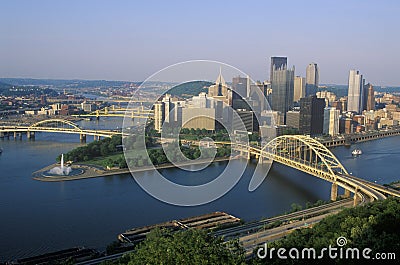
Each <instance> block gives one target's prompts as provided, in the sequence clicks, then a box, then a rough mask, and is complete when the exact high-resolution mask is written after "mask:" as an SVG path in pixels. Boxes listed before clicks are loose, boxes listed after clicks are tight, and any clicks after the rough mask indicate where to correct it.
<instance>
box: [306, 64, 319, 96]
mask: <svg viewBox="0 0 400 265" xmlns="http://www.w3.org/2000/svg"><path fill="white" fill-rule="evenodd" d="M318 85H319V69H318V65H317V64H316V63H310V64H309V65H308V66H307V68H306V97H308V96H310V95H315V93H316V92H317V89H318Z"/></svg>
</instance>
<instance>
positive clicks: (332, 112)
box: [323, 107, 340, 136]
mask: <svg viewBox="0 0 400 265" xmlns="http://www.w3.org/2000/svg"><path fill="white" fill-rule="evenodd" d="M339 115H340V111H339V110H337V109H336V108H332V107H329V108H325V109H324V127H323V132H324V134H329V135H331V136H334V135H337V134H339Z"/></svg>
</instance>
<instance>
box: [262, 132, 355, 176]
mask: <svg viewBox="0 0 400 265" xmlns="http://www.w3.org/2000/svg"><path fill="white" fill-rule="evenodd" d="M261 154H262V155H264V154H265V156H266V157H268V156H271V155H272V158H273V159H275V160H276V159H278V160H281V162H282V161H283V162H285V159H286V160H287V162H288V163H290V162H297V163H296V164H298V163H301V164H303V165H304V166H305V167H307V170H313V169H314V170H318V171H319V172H325V173H327V174H323V175H324V177H325V178H328V180H330V181H332V182H335V181H336V178H337V175H338V174H346V175H348V172H347V170H346V169H345V168H344V166H343V165H342V164H341V163H340V161H339V160H338V159H337V158H336V156H335V155H334V154H333V153H332V152H331V151H330V150H329V149H328V148H327V147H326V146H324V145H323V144H321V143H320V142H319V141H317V140H315V139H314V138H311V137H308V136H305V135H282V136H279V137H276V138H274V139H273V140H271V141H270V142H268V143H267V144H266V145H265V146H264V147H263V149H262V150H261Z"/></svg>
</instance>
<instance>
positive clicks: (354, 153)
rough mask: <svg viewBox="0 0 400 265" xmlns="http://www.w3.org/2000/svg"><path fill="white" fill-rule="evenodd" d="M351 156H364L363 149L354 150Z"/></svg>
mask: <svg viewBox="0 0 400 265" xmlns="http://www.w3.org/2000/svg"><path fill="white" fill-rule="evenodd" d="M351 154H352V155H353V156H358V155H362V151H361V149H354V150H353V151H352V152H351Z"/></svg>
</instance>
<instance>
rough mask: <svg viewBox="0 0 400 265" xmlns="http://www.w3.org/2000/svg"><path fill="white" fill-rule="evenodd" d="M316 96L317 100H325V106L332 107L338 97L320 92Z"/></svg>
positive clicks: (327, 92) (330, 93) (326, 92)
mask: <svg viewBox="0 0 400 265" xmlns="http://www.w3.org/2000/svg"><path fill="white" fill-rule="evenodd" d="M316 95H317V98H323V99H325V106H331V105H332V102H334V101H336V95H335V94H334V93H332V92H330V91H318V92H317V93H316Z"/></svg>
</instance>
